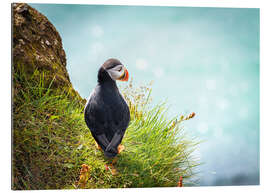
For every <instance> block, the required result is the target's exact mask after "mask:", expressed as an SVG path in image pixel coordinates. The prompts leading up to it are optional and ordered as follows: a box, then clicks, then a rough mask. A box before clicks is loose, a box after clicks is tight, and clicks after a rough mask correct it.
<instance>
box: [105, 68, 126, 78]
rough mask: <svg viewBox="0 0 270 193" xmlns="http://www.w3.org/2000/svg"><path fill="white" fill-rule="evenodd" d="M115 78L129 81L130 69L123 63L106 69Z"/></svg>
mask: <svg viewBox="0 0 270 193" xmlns="http://www.w3.org/2000/svg"><path fill="white" fill-rule="evenodd" d="M106 71H107V72H108V73H109V75H110V77H111V78H112V79H113V80H122V81H128V77H129V75H128V71H127V69H126V68H125V67H124V66H123V65H117V66H115V67H113V68H110V69H107V70H106Z"/></svg>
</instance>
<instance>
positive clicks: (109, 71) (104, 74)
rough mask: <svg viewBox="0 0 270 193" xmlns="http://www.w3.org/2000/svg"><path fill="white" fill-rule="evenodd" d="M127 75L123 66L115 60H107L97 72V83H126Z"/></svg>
mask: <svg viewBox="0 0 270 193" xmlns="http://www.w3.org/2000/svg"><path fill="white" fill-rule="evenodd" d="M128 78H129V74H128V71H127V69H126V68H125V67H124V65H123V64H122V63H121V62H120V61H119V60H117V59H114V58H111V59H108V60H107V61H106V62H104V64H102V66H101V67H100V69H99V71H98V81H99V82H105V81H116V80H121V81H128Z"/></svg>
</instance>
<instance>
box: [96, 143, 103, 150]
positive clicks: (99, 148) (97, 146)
mask: <svg viewBox="0 0 270 193" xmlns="http://www.w3.org/2000/svg"><path fill="white" fill-rule="evenodd" d="M95 146H96V148H97V149H98V150H100V151H102V148H101V147H100V145H99V144H98V143H97V142H96V141H95Z"/></svg>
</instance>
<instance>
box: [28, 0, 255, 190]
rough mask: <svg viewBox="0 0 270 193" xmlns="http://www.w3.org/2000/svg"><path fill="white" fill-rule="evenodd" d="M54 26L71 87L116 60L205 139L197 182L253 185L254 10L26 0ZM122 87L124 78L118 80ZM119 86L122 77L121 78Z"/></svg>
mask: <svg viewBox="0 0 270 193" xmlns="http://www.w3.org/2000/svg"><path fill="white" fill-rule="evenodd" d="M31 6H33V7H34V8H36V9H37V10H38V11H40V12H41V13H43V14H44V15H45V16H47V17H48V19H49V20H50V21H51V22H52V23H53V24H54V26H55V27H56V28H57V30H58V31H59V33H60V35H61V37H62V41H63V46H64V49H65V51H66V55H67V63H68V64H67V68H68V72H69V74H70V77H71V81H72V83H73V86H74V87H75V89H77V90H78V91H79V93H80V94H81V96H82V97H85V98H87V97H88V95H89V93H90V92H91V90H92V89H93V88H94V87H95V85H96V81H97V70H98V68H99V67H100V65H101V64H102V63H103V62H104V61H105V60H107V59H108V58H111V57H114V58H118V59H119V60H120V61H121V62H122V63H123V64H124V65H125V66H126V67H127V69H128V70H129V72H130V75H131V77H132V78H133V80H134V83H135V84H137V85H140V84H144V83H148V82H150V81H151V80H153V81H154V84H153V99H154V101H153V102H154V103H158V102H160V101H164V100H167V101H168V104H169V105H170V109H169V116H176V115H180V114H183V113H184V114H187V113H191V112H195V113H196V116H195V118H194V119H191V120H189V121H187V122H186V123H185V128H186V131H187V132H189V134H190V135H191V136H196V137H198V138H199V139H201V140H204V141H205V142H203V143H202V144H200V146H199V148H198V150H197V151H196V152H194V156H196V157H199V158H200V160H201V162H203V163H204V164H202V165H201V166H200V167H199V168H198V171H199V172H200V174H199V177H200V185H201V186H205V185H254V184H259V169H260V167H259V152H260V151H259V128H260V125H259V9H252V8H242V9H241V8H195V7H194V8H193V7H146V6H105V5H58V4H31ZM119 84H121V85H123V83H119ZM124 84H125V83H124Z"/></svg>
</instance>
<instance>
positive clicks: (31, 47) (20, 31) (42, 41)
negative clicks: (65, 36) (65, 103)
mask: <svg viewBox="0 0 270 193" xmlns="http://www.w3.org/2000/svg"><path fill="white" fill-rule="evenodd" d="M12 14H13V17H12V35H13V42H12V44H13V48H12V52H13V70H14V71H17V70H20V69H19V68H23V69H24V71H25V73H27V74H28V75H31V74H33V73H34V72H35V71H37V70H38V71H39V72H42V73H44V74H45V83H46V84H50V83H51V81H52V80H53V83H52V85H51V86H52V88H61V89H63V90H66V91H67V92H68V93H69V94H71V95H72V96H74V97H78V98H80V99H81V97H80V95H79V94H78V93H77V92H76V91H75V90H74V88H73V87H72V84H71V82H70V78H69V75H68V72H67V69H66V65H67V62H66V54H65V51H64V49H63V46H62V39H61V37H60V35H59V33H58V32H57V30H56V28H55V27H54V26H53V25H52V24H51V23H50V22H49V20H48V19H47V18H46V17H45V16H44V15H42V14H41V13H39V12H38V11H37V10H35V9H34V8H32V7H31V6H29V5H28V4H26V3H14V4H12ZM14 86H15V88H14V89H16V85H14Z"/></svg>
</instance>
